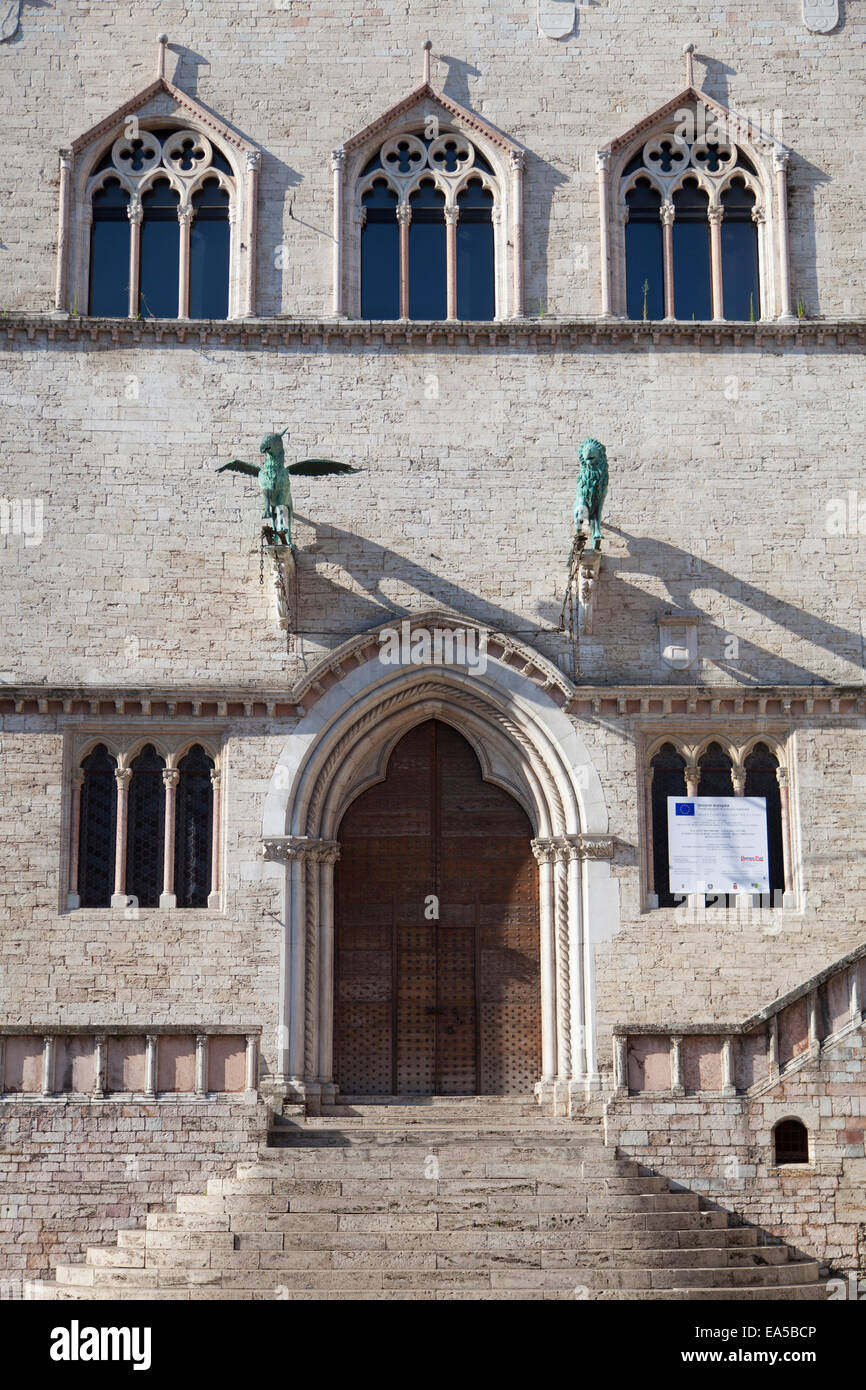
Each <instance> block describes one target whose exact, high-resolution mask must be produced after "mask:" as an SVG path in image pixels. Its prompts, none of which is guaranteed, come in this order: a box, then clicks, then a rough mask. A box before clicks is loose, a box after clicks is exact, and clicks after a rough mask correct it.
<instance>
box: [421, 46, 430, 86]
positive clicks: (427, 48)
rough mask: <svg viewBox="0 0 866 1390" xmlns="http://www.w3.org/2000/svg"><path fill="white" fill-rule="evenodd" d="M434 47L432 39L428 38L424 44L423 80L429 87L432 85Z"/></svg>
mask: <svg viewBox="0 0 866 1390" xmlns="http://www.w3.org/2000/svg"><path fill="white" fill-rule="evenodd" d="M432 47H433V44H432V42H431V40H430V39H427V40H426V42H425V44H424V58H423V60H422V68H421V81H422V82H423V83H424V84H425V86H428V87H429V85H430V50H431V48H432Z"/></svg>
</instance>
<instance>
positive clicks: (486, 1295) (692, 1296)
mask: <svg viewBox="0 0 866 1390" xmlns="http://www.w3.org/2000/svg"><path fill="white" fill-rule="evenodd" d="M42 1296H43V1297H44V1298H46V1299H49V1300H52V1301H55V1302H65V1301H75V1302H103V1301H105V1300H108V1301H110V1302H112V1303H119V1302H141V1301H142V1300H145V1301H147V1302H148V1303H157V1302H174V1301H177V1300H181V1301H189V1302H201V1301H213V1300H217V1301H222V1300H225V1301H229V1302H232V1303H239V1302H244V1301H247V1302H249V1301H260V1302H263V1301H267V1302H269V1303H271V1302H273V1301H274V1292H273V1290H272V1289H247V1288H243V1287H236V1288H232V1289H227V1290H224V1289H215V1288H200V1287H199V1288H191V1289H179V1288H160V1289H152V1288H149V1287H138V1288H136V1287H135V1286H133V1285H129V1286H127V1287H119V1288H113V1289H105V1288H86V1287H77V1288H76V1287H73V1286H66V1285H62V1284H54V1285H51V1284H47V1285H46V1286H45V1292H44V1294H43V1295H42ZM586 1296H588V1297H591V1298H592V1299H593V1300H598V1301H605V1300H610V1301H618V1300H626V1301H628V1302H629V1303H634V1302H662V1301H665V1302H674V1301H680V1302H738V1301H739V1302H752V1301H762V1300H764V1301H772V1302H774V1303H775V1302H804V1303H818V1302H821V1303H823V1302H825V1301H826V1299H827V1297H828V1294H827V1290H826V1288H825V1287H824V1286H823V1285H813V1284H804V1285H790V1286H783V1285H780V1286H779V1287H778V1288H757V1289H639V1290H635V1289H631V1290H625V1291H623V1290H609V1291H604V1292H601V1293H592V1294H590V1295H584V1294H582V1293H581V1294H575V1292H574V1291H573V1290H570V1289H569V1290H562V1289H501V1288H497V1289H495V1290H489V1291H483V1290H477V1289H476V1290H460V1289H438V1290H436V1289H412V1290H407V1289H387V1290H381V1289H375V1290H367V1289H350V1290H339V1289H294V1290H291V1291H286V1292H285V1293H281V1294H280V1298H281V1299H285V1300H286V1301H288V1302H291V1303H341V1302H347V1303H371V1302H387V1303H400V1302H403V1303H408V1302H445V1303H451V1302H472V1303H493V1302H496V1303H499V1302H513V1303H542V1302H544V1303H548V1302H557V1303H573V1302H574V1301H575V1299H576V1298H580V1297H586Z"/></svg>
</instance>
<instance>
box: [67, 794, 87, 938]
mask: <svg viewBox="0 0 866 1390" xmlns="http://www.w3.org/2000/svg"><path fill="white" fill-rule="evenodd" d="M83 786H84V773H83V772H80V771H79V772H77V773H76V774H75V776H74V777H73V779H72V810H71V815H70V820H69V889H68V892H67V894H66V908H67V911H69V912H73V911H74V910H75V909H76V908H77V907H80V906H81V897H80V895H79V892H78V854H79V842H80V839H81V789H82V787H83Z"/></svg>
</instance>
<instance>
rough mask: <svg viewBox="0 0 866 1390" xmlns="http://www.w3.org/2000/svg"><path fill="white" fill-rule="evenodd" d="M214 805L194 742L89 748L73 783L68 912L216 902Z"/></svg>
mask: <svg viewBox="0 0 866 1390" xmlns="http://www.w3.org/2000/svg"><path fill="white" fill-rule="evenodd" d="M219 801H220V772H219V769H218V768H217V765H216V758H215V756H214V755H213V754H212V753H210V752H209V751H208V750H207V749H206V748H205V747H204V745H203V744H201V743H193V744H192V745H190V744H189V743H188V742H187V743H186V744H183V745H181V746H179V747H177V748H175V747H174V746H173V745H172V744H171V742H169V743H168V744H167V745H166V744H165V743H164V741H162V740H160V747H157V746H156V743H155V742H148V743H145V744H144V745H143V746H142V745H141V744H140V743H139V744H137V745H136V746H135V747H133V748H130V749H129V750H124V749H122V748H109V747H108V746H107V743H106V742H98V743H96V744H95V745H92V746H91V747H90V748H89V750H88V751H87V753H86V754H85V755H84V756H83V757H81V758H80V760H79V763H78V772H77V775H76V777H75V778H74V779H73V804H72V816H71V872H70V880H71V885H72V887H71V890H70V893H69V897H68V902H67V906H68V907H69V908H77V907H90V908H98V907H123V908H125V909H127V910H128V909H129V908H130V907H133V906H134V907H135V908H155V907H159V908H163V909H168V908H174V907H183V908H204V907H215V906H218V902H219V894H218V888H219V834H218V830H219Z"/></svg>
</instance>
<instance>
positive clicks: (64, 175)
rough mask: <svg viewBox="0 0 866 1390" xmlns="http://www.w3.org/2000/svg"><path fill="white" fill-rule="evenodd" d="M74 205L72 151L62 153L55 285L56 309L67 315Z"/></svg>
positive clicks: (66, 150)
mask: <svg viewBox="0 0 866 1390" xmlns="http://www.w3.org/2000/svg"><path fill="white" fill-rule="evenodd" d="M71 205H72V150H71V149H64V150H61V151H60V210H59V217H58V226H57V273H56V277H55V285H54V309H55V312H56V313H59V314H62V313H65V312H66V310H67V309H68V308H69V290H68V285H69V221H70V218H69V213H70V208H71Z"/></svg>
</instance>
